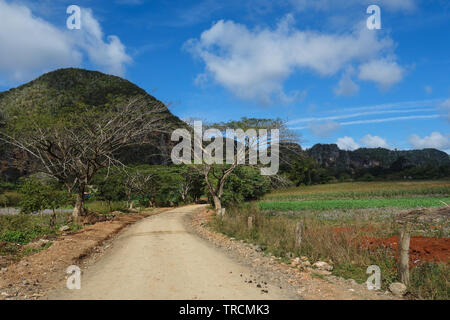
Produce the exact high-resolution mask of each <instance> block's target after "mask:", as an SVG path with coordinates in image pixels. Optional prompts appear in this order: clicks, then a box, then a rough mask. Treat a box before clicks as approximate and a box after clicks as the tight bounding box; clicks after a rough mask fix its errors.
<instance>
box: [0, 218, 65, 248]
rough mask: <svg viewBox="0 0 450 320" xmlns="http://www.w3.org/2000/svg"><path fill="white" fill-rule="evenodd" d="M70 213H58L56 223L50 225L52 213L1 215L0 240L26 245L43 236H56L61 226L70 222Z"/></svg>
mask: <svg viewBox="0 0 450 320" xmlns="http://www.w3.org/2000/svg"><path fill="white" fill-rule="evenodd" d="M69 217H70V214H69V213H57V214H56V224H55V226H54V227H50V219H51V216H50V215H31V214H17V215H2V216H0V240H1V241H4V242H10V243H17V244H21V245H25V244H28V243H30V242H31V241H33V240H34V239H36V238H39V237H42V236H50V237H51V236H55V235H56V234H57V230H58V228H59V227H60V226H62V225H66V224H68V222H69Z"/></svg>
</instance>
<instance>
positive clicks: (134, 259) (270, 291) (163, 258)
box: [45, 205, 295, 299]
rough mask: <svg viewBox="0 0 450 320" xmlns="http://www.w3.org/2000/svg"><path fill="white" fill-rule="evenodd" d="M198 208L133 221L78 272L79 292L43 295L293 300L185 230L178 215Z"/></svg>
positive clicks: (58, 292)
mask: <svg viewBox="0 0 450 320" xmlns="http://www.w3.org/2000/svg"><path fill="white" fill-rule="evenodd" d="M199 207H200V206H198V205H193V206H186V207H182V208H177V209H174V210H170V211H167V212H165V213H162V214H159V215H155V216H152V217H149V218H146V219H143V220H141V221H139V222H137V223H136V224H134V225H132V226H131V227H129V228H128V229H127V230H125V231H124V232H123V233H122V234H121V235H120V236H119V237H118V239H117V240H116V241H115V242H114V244H113V247H112V248H110V249H109V250H108V251H107V252H106V253H105V255H104V256H103V257H101V258H100V260H98V261H97V262H96V263H95V264H94V265H92V266H90V267H89V268H87V269H86V270H84V271H83V274H82V277H81V289H80V290H69V289H67V288H61V289H58V290H57V291H55V292H53V293H51V294H49V295H48V296H47V297H45V298H46V299H290V298H295V297H292V296H290V294H289V293H288V292H287V291H285V290H284V289H281V288H279V287H278V286H272V285H270V284H267V285H264V284H263V285H262V286H261V287H260V286H259V284H255V283H254V282H253V283H248V282H246V281H245V280H244V279H246V277H248V275H250V274H251V270H250V269H249V268H248V267H245V266H243V265H240V264H239V263H237V262H236V261H234V260H232V259H231V258H229V257H228V256H226V255H225V254H224V253H223V252H221V251H220V250H218V249H216V248H215V247H213V246H212V245H211V244H210V243H209V242H207V241H205V240H202V239H200V238H198V237H197V236H195V235H193V234H191V233H189V232H188V231H187V230H186V228H185V226H184V224H183V217H184V216H185V215H187V214H189V213H191V212H193V211H194V210H198V209H199ZM263 290H264V291H263ZM266 290H267V291H266Z"/></svg>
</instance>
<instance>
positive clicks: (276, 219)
mask: <svg viewBox="0 0 450 320" xmlns="http://www.w3.org/2000/svg"><path fill="white" fill-rule="evenodd" d="M305 213H306V212H305ZM333 215H336V212H334V214H333ZM250 216H251V217H252V218H253V227H252V228H251V229H249V228H248V224H247V221H248V217H250ZM324 217H326V212H322V215H317V214H314V213H311V212H308V213H307V214H296V215H284V214H276V213H273V212H267V211H265V212H264V211H262V210H261V209H260V208H259V206H258V205H257V204H256V203H246V204H243V205H241V206H239V207H234V208H229V209H228V210H227V214H226V215H225V216H224V217H223V218H221V217H214V218H213V219H212V220H211V221H210V222H209V226H210V227H211V228H212V229H213V230H215V231H217V232H221V233H223V234H225V235H227V236H229V237H234V238H236V239H238V240H244V241H247V242H249V243H253V244H258V245H262V246H264V247H265V248H266V253H271V254H273V255H275V256H278V257H281V258H282V260H283V261H286V262H289V260H290V259H289V258H287V257H289V256H292V255H294V256H298V257H301V256H306V257H308V259H309V261H310V262H311V263H314V262H316V261H319V260H320V261H327V262H330V263H332V264H333V266H334V270H333V273H334V274H335V275H337V276H341V277H344V278H352V279H355V280H356V281H357V282H359V283H363V282H365V281H366V280H367V278H368V275H367V274H366V270H367V267H368V266H370V265H377V266H379V267H380V269H381V274H382V289H383V290H386V289H387V288H388V287H389V285H390V284H391V283H392V282H395V281H397V266H396V260H395V256H396V252H395V251H393V250H392V249H390V248H386V247H377V248H371V249H368V248H367V245H366V244H365V242H364V239H365V238H367V237H380V236H384V235H390V234H395V233H397V232H398V227H397V225H396V224H395V223H394V222H393V221H392V220H390V219H379V220H376V219H371V218H370V216H366V217H365V219H359V217H360V215H358V214H354V215H349V216H347V217H346V219H344V220H341V221H339V220H338V219H331V220H330V219H324ZM298 221H302V222H303V229H302V242H301V246H300V247H296V246H295V228H296V225H297V222H298ZM431 265H432V267H430V268H431V269H432V270H433V272H431V273H430V272H428V269H422V268H425V267H421V268H420V269H414V270H413V271H412V278H413V279H414V280H413V281H411V285H410V287H409V291H410V292H411V293H412V295H413V296H414V297H416V298H420V299H445V297H448V289H447V291H445V290H444V289H443V285H442V283H444V284H448V279H449V278H448V277H449V269H448V266H447V267H445V268H437V267H435V265H434V264H431ZM447 288H448V286H447Z"/></svg>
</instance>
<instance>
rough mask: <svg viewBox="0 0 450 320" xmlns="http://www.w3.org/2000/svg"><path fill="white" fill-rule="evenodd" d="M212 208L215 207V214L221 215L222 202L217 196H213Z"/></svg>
mask: <svg viewBox="0 0 450 320" xmlns="http://www.w3.org/2000/svg"><path fill="white" fill-rule="evenodd" d="M213 200H214V208H216V214H217V215H222V202H221V201H220V198H219V197H218V196H213Z"/></svg>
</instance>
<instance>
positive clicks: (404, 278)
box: [398, 226, 411, 286]
mask: <svg viewBox="0 0 450 320" xmlns="http://www.w3.org/2000/svg"><path fill="white" fill-rule="evenodd" d="M410 240H411V236H410V234H409V232H408V230H407V227H406V226H405V227H404V228H403V230H402V231H401V232H400V239H399V244H398V250H399V258H398V278H399V280H400V282H401V283H403V284H404V285H405V286H408V284H409V242H410Z"/></svg>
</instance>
